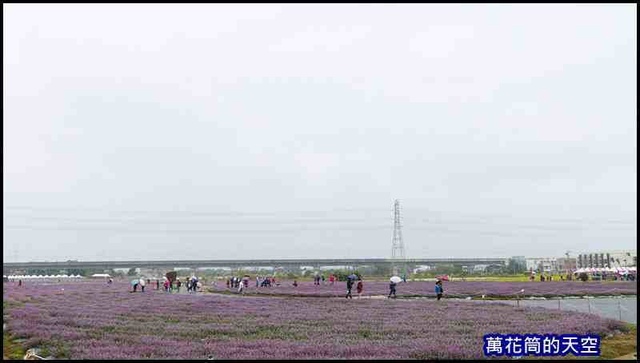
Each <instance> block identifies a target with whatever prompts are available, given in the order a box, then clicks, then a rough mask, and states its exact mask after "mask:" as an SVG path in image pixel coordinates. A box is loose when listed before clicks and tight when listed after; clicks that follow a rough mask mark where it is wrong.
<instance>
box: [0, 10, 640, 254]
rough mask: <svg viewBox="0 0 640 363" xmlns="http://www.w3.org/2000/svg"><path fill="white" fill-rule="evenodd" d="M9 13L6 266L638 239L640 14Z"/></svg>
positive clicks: (553, 249)
mask: <svg viewBox="0 0 640 363" xmlns="http://www.w3.org/2000/svg"><path fill="white" fill-rule="evenodd" d="M3 10H4V12H3V15H4V19H3V26H4V32H3V34H4V38H3V41H4V42H3V44H4V59H3V76H4V77H3V82H4V84H3V86H4V88H3V89H4V93H3V101H4V102H3V104H4V105H3V112H4V114H3V117H4V122H3V128H4V139H3V143H4V149H3V161H4V169H3V181H4V229H3V232H4V247H3V251H4V260H5V261H14V260H21V261H24V260H50V261H53V260H66V259H81V260H102V259H115V260H126V259H142V258H144V259H170V258H193V259H207V258H212V259H235V258H314V257H318V258H346V257H390V255H391V238H392V228H393V224H392V222H393V220H392V217H393V216H392V204H393V200H394V199H395V198H398V199H400V200H401V204H402V207H403V218H404V229H403V235H404V240H405V245H406V250H407V254H408V256H409V257H448V256H457V257H474V256H486V257H494V256H511V255H526V256H561V255H563V254H564V252H565V251H566V250H571V251H574V254H575V253H580V252H584V251H593V250H601V249H624V248H634V246H635V245H636V238H637V233H636V229H637V227H636V215H637V213H636V208H637V204H636V197H637V192H636V186H637V177H636V151H637V149H636V143H637V139H636V127H637V126H636V117H637V105H636V97H637V88H636V87H637V83H636V78H637V71H636V67H637V46H636V43H637V18H636V11H637V6H636V5H635V4H626V5H548V4H547V5H544V4H538V5H430V4H413V5H381V4H376V5H332V4H322V5H274V4H271V5H253V4H245V5H216V4H198V5H194V4H192V5H177V4H162V5H131V4H130V5H118V4H102V5H94V4H91V5H35V4H23V5H18V4H12V5H3ZM303 212H304V213H303Z"/></svg>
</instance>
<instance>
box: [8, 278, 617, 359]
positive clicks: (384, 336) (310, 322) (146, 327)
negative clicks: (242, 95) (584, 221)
mask: <svg viewBox="0 0 640 363" xmlns="http://www.w3.org/2000/svg"><path fill="white" fill-rule="evenodd" d="M370 285H374V284H373V283H372V284H370ZM410 285H411V284H407V285H400V286H399V289H398V290H399V291H398V292H399V293H402V292H403V288H404V287H408V286H410ZM452 285H453V284H452ZM311 286H313V285H311ZM374 286H375V285H374ZM416 286H423V287H424V288H425V289H426V288H427V287H429V286H430V284H426V285H420V284H418V283H416ZM445 288H446V287H445ZM62 289H64V290H62ZM272 289H276V288H275V287H274V288H272ZM283 289H284V288H283ZM305 289H306V287H305ZM365 289H367V286H365ZM370 289H371V290H373V289H372V288H371V287H370ZM130 290H131V287H130V286H129V284H128V283H126V282H115V283H114V284H113V285H111V286H106V284H104V283H103V282H82V283H73V282H69V283H58V284H42V285H36V284H28V285H26V286H22V287H18V286H15V285H14V284H5V286H4V293H3V301H4V305H5V311H4V314H5V315H6V316H5V319H6V322H7V325H8V331H9V333H10V334H11V335H12V336H13V338H15V339H22V340H21V341H22V343H21V344H23V345H24V346H25V348H32V347H38V348H40V349H43V350H44V352H45V353H42V354H43V355H51V356H54V357H60V358H64V357H66V358H71V359H137V358H143V359H144V358H151V359H166V358H170V359H206V358H207V357H209V356H212V357H214V358H217V359H252V358H257V359H310V358H321V359H322V358H325V359H326V358H349V359H380V358H389V359H393V358H419V359H445V358H450V359H456V358H480V359H482V358H483V357H484V356H483V353H482V344H483V340H482V337H483V335H484V334H487V333H514V334H527V333H538V334H549V333H557V334H569V333H575V334H587V333H597V334H601V335H606V334H609V333H612V332H614V331H616V330H620V331H624V330H626V328H625V327H624V324H623V323H621V322H617V321H614V320H609V319H602V318H599V317H597V316H592V315H585V314H580V313H574V312H568V311H553V310H545V309H533V308H527V309H519V308H515V307H513V306H511V305H506V304H483V303H482V302H476V301H447V300H443V301H439V302H438V301H435V300H416V299H413V300H410V299H404V300H403V299H397V300H394V299H391V300H389V299H357V298H354V299H353V300H346V299H344V298H328V299H301V298H294V297H285V298H280V297H268V296H264V297H261V296H224V295H217V294H207V293H200V294H196V295H190V294H185V293H181V294H168V293H164V292H161V291H157V290H153V289H149V290H147V291H146V292H145V293H140V292H137V293H131V292H129V291H130ZM341 290H342V289H341ZM365 291H366V290H365Z"/></svg>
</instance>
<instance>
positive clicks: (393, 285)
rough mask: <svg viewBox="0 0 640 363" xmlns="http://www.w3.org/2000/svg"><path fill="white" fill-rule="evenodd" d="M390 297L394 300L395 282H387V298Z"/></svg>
mask: <svg viewBox="0 0 640 363" xmlns="http://www.w3.org/2000/svg"><path fill="white" fill-rule="evenodd" d="M391 296H393V298H394V299H395V298H396V283H395V281H391V282H389V296H387V299H388V298H391Z"/></svg>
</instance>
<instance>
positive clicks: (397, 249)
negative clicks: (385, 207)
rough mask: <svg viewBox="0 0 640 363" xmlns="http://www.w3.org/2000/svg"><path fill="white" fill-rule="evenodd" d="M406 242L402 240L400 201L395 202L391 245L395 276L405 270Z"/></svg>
mask: <svg viewBox="0 0 640 363" xmlns="http://www.w3.org/2000/svg"><path fill="white" fill-rule="evenodd" d="M405 258H406V256H405V252H404V241H403V240H402V224H401V223H400V201H399V200H397V199H396V200H395V203H394V204H393V241H392V243H391V259H392V260H394V261H393V265H394V266H393V274H394V275H397V274H398V270H399V269H400V268H402V270H404V262H405V261H404V260H405Z"/></svg>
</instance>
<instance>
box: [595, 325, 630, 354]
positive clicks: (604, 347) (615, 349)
mask: <svg viewBox="0 0 640 363" xmlns="http://www.w3.org/2000/svg"><path fill="white" fill-rule="evenodd" d="M627 328H628V329H629V330H628V331H626V332H624V333H621V334H617V335H615V336H613V337H611V338H604V339H602V342H601V346H600V349H601V358H603V359H612V358H617V357H621V356H623V355H627V354H631V353H634V352H637V349H638V345H637V341H638V327H637V326H636V325H634V324H627Z"/></svg>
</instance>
